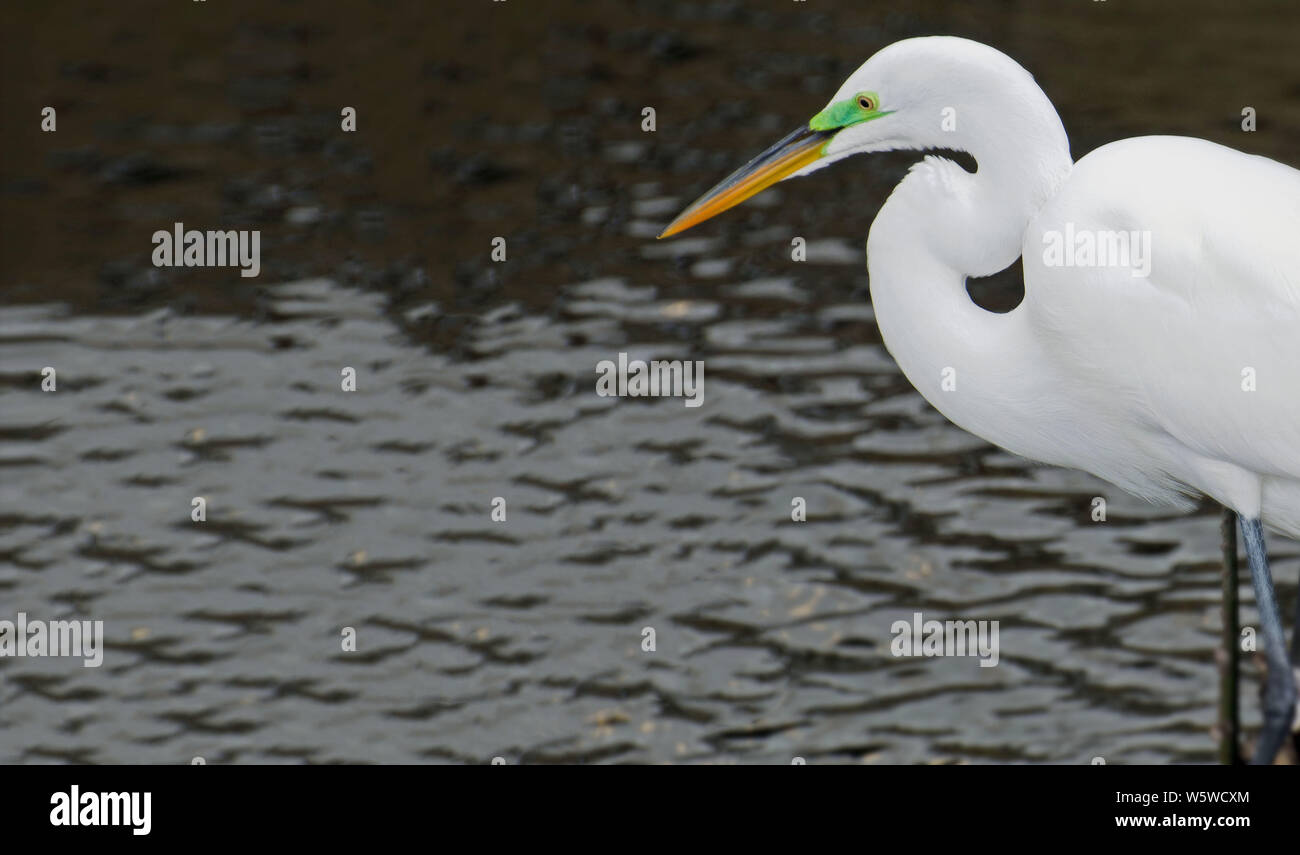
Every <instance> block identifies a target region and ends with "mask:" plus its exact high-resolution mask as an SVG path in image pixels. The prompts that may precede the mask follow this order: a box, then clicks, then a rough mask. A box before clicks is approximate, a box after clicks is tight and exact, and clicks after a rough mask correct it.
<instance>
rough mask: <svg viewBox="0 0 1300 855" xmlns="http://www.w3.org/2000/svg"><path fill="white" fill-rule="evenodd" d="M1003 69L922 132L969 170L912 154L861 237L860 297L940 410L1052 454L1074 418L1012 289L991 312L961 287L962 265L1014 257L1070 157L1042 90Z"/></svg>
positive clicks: (1004, 442)
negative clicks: (944, 124)
mask: <svg viewBox="0 0 1300 855" xmlns="http://www.w3.org/2000/svg"><path fill="white" fill-rule="evenodd" d="M1012 82H1014V83H1016V84H1018V85H1016V86H1004V87H1001V88H998V89H994V90H990V91H988V92H986V93H984V95H983V98H984V103H982V104H981V105H980V107H979V110H978V112H977V113H976V115H974V116H972V118H971V119H969V120H967V121H960V120H959V123H958V128H959V130H954V131H951V132H947V133H943V132H940V133H937V134H935V135H934V136H933V137H932V139H931V141H932V143H933V144H934V146H935V147H938V146H940V145H942V146H943V147H945V148H949V149H954V150H958V151H964V152H967V153H968V154H970V155H971V156H972V157H973V158H974V159H975V162H976V165H977V170H976V171H975V172H974V173H970V172H967V171H966V170H965V169H963V168H962V167H961V166H959V165H958V164H956V163H954V162H953V161H951V160H948V159H946V158H942V157H934V156H930V157H926V158H925V159H924V160H923V161H922V162H920V163H918V164H916V165H915V166H913V167H912V169H911V171H910V172H909V173H908V175H907V177H906V178H904V180H903V181H902V183H900V184H899V186H898V187H897V188H895V190H894V192H893V193H892V194H891V195H890V197H889V199H888V201H887V202H886V203H885V205H884V206H883V207H882V208H881V210H880V213H879V215H878V216H877V217H876V220H875V222H874V224H873V225H872V227H871V233H870V235H869V237H868V239H867V268H868V272H869V275H870V280H871V283H870V284H871V301H872V305H873V306H874V308H875V312H876V319H877V323H878V324H879V326H880V333H881V337H882V338H883V340H884V342H885V346H886V347H887V348H888V349H889V352H890V353H891V354H892V355H893V356H894V358H895V360H897V362H898V364H899V367H900V368H901V369H902V371H903V373H904V374H905V375H906V376H907V379H908V380H909V381H910V382H911V383H912V385H913V386H915V387H916V389H917V390H918V391H919V392H921V394H922V395H923V396H924V397H925V399H926V400H928V401H929V402H930V403H931V404H933V405H934V407H935V408H936V409H937V410H939V411H940V412H941V413H943V415H944V416H946V417H947V418H948V419H950V420H951V421H952V422H954V423H955V424H957V425H959V426H960V427H962V428H964V429H966V430H967V431H969V432H971V433H973V434H975V435H977V436H979V437H982V438H984V439H986V440H988V441H990V442H993V443H995V444H997V445H1000V446H1002V447H1004V448H1006V449H1008V450H1010V451H1013V452H1015V453H1017V454H1021V455H1023V456H1026V457H1031V458H1033V459H1036V460H1041V461H1045V462H1054V463H1055V462H1064V461H1062V460H1060V459H1058V458H1059V457H1060V455H1059V454H1058V453H1057V452H1058V450H1059V449H1060V447H1061V445H1060V441H1059V432H1060V431H1061V430H1066V431H1073V430H1075V429H1076V428H1075V425H1076V424H1077V422H1073V421H1072V419H1071V414H1070V412H1069V409H1070V406H1069V403H1068V398H1066V397H1064V396H1062V395H1061V394H1060V390H1061V381H1060V380H1059V378H1057V377H1055V376H1053V375H1052V373H1051V372H1050V371H1047V370H1046V368H1047V366H1048V365H1050V364H1051V363H1052V360H1051V359H1050V358H1047V354H1045V353H1043V351H1042V348H1043V343H1042V342H1041V341H1040V340H1039V338H1038V337H1037V336H1036V335H1035V333H1034V329H1033V327H1032V325H1031V323H1030V321H1029V318H1028V312H1027V307H1026V305H1025V302H1023V301H1022V303H1021V304H1020V305H1019V306H1017V307H1016V308H1015V309H1012V310H1011V311H1010V312H1007V313H1005V314H997V313H994V312H989V311H986V310H984V309H982V308H980V307H979V306H977V305H976V304H975V303H974V302H972V301H971V299H970V296H969V294H968V293H967V291H966V279H967V277H971V276H976V277H979V276H989V275H992V274H994V273H997V272H998V271H1000V270H1003V269H1005V268H1006V267H1007V266H1009V265H1010V264H1012V263H1013V262H1014V261H1015V260H1016V259H1017V258H1019V257H1020V254H1021V252H1022V249H1023V248H1024V247H1025V245H1026V234H1025V232H1026V229H1027V228H1028V226H1029V225H1030V223H1031V221H1032V220H1033V218H1034V216H1035V214H1036V213H1037V212H1038V210H1039V209H1040V208H1041V207H1042V206H1043V204H1044V203H1045V202H1046V201H1047V200H1048V199H1050V198H1051V197H1052V196H1053V195H1054V194H1055V193H1056V191H1057V189H1058V188H1059V187H1060V186H1061V184H1062V182H1064V181H1065V179H1066V178H1067V177H1068V175H1069V173H1070V168H1071V165H1072V161H1071V159H1070V149H1069V142H1068V139H1067V138H1066V135H1065V129H1064V128H1063V127H1062V126H1061V120H1060V118H1059V117H1058V116H1057V114H1056V110H1055V109H1054V108H1053V107H1052V105H1051V102H1050V101H1049V100H1048V99H1047V96H1046V95H1044V94H1043V92H1042V90H1040V89H1039V88H1038V86H1037V85H1036V84H1035V83H1034V82H1033V79H1032V78H1031V77H1029V75H1028V74H1024V75H1023V79H1014V78H1013V81H1012ZM1003 101H1006V102H1007V103H1006V104H1005V105H1001V104H1000V102H1003ZM966 112H967V113H975V112H976V111H966ZM962 115H965V114H964V113H960V114H959V116H962ZM993 117H996V121H993V120H992V119H993ZM1036 240H1037V239H1036V238H1032V237H1031V239H1030V241H1029V242H1028V243H1029V247H1030V249H1032V247H1033V245H1034V242H1035V241H1036ZM1029 369H1033V370H1029ZM1018 411H1019V412H1018ZM1016 415H1019V416H1023V417H1022V418H1016V417H1014V416H1016ZM1053 416H1055V417H1053Z"/></svg>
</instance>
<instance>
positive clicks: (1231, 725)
mask: <svg viewBox="0 0 1300 855" xmlns="http://www.w3.org/2000/svg"><path fill="white" fill-rule="evenodd" d="M1220 529H1221V530H1222V533H1223V580H1222V581H1223V629H1222V636H1221V638H1220V640H1221V642H1222V644H1223V647H1222V649H1221V650H1220V651H1219V656H1218V659H1219V762H1220V763H1222V764H1223V765H1225V766H1235V765H1236V764H1237V763H1238V762H1240V754H1239V751H1240V749H1239V748H1238V747H1237V746H1238V744H1239V734H1240V733H1241V717H1240V714H1239V711H1240V705H1239V704H1238V692H1237V686H1238V685H1239V678H1238V675H1239V674H1240V672H1241V667H1240V662H1241V653H1240V651H1241V618H1240V612H1239V610H1238V587H1239V585H1238V581H1237V578H1238V577H1237V566H1238V565H1237V512H1236V511H1234V510H1232V509H1230V508H1224V509H1223V522H1222V525H1221V526H1220Z"/></svg>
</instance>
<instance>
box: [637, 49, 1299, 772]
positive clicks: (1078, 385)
mask: <svg viewBox="0 0 1300 855" xmlns="http://www.w3.org/2000/svg"><path fill="white" fill-rule="evenodd" d="M898 149H909V150H926V149H949V150H957V151H964V152H966V153H968V154H970V155H971V156H972V157H973V158H974V160H975V161H976V164H977V169H976V171H975V172H973V173H971V172H967V171H966V170H965V169H963V168H962V167H961V166H959V165H958V164H957V163H955V162H953V161H952V160H949V159H946V158H943V157H937V156H933V155H931V156H927V157H925V158H924V160H922V161H921V162H920V163H918V164H916V165H915V166H913V167H912V169H911V170H910V171H909V173H908V174H907V176H906V177H905V178H904V179H903V180H902V182H901V183H900V184H899V185H898V187H897V188H896V189H895V190H894V191H893V193H892V194H891V195H890V197H889V199H888V201H887V202H886V203H885V205H884V206H883V207H882V208H881V209H880V212H879V214H878V215H877V216H876V219H875V222H874V223H873V224H872V226H871V231H870V234H869V236H868V238H867V259H868V263H867V268H868V272H869V276H870V284H871V300H872V303H873V305H874V308H875V314H876V319H877V322H878V323H879V325H880V332H881V336H882V338H883V340H884V343H885V346H886V347H887V348H888V349H889V352H890V353H891V354H892V355H893V356H894V358H895V359H896V360H897V362H898V364H899V367H900V368H901V369H902V371H903V373H904V374H905V375H906V376H907V379H908V380H909V381H910V382H911V383H912V385H913V386H915V387H916V389H917V390H918V391H919V392H920V393H921V394H922V395H923V396H924V397H925V399H926V400H927V401H929V402H930V403H931V404H932V405H933V406H934V407H935V408H936V409H938V410H939V411H940V412H941V413H943V414H944V415H945V416H946V417H947V418H949V419H950V420H951V421H953V422H954V423H955V424H957V425H959V426H960V427H962V428H964V429H965V430H968V431H970V432H971V433H973V434H976V435H977V436H980V437H982V438H983V439H985V440H987V441H989V442H991V443H993V444H995V445H998V446H1001V447H1002V448H1005V449H1007V450H1009V451H1012V452H1014V453H1016V454H1020V455H1023V456H1025V457H1028V458H1031V459H1034V460H1038V461H1043V462H1046V463H1051V464H1056V465H1060V466H1066V467H1071V468H1075V469H1082V470H1084V471H1087V472H1091V473H1092V474H1094V475H1097V476H1099V477H1101V478H1104V479H1105V480H1107V481H1110V482H1111V483H1113V484H1116V485H1117V486H1119V487H1122V488H1123V489H1125V490H1127V491H1129V492H1130V493H1133V494H1135V495H1138V496H1141V497H1143V498H1145V499H1148V500H1151V501H1156V502H1164V503H1169V504H1173V505H1179V506H1183V507H1189V506H1190V505H1191V504H1192V501H1191V497H1193V496H1196V495H1198V494H1204V495H1206V496H1210V497H1211V498H1213V499H1215V500H1217V501H1218V502H1220V503H1222V504H1223V505H1225V506H1226V507H1229V508H1231V509H1233V510H1235V511H1236V512H1237V513H1238V514H1239V515H1240V518H1241V528H1242V534H1243V540H1244V542H1245V544H1246V549H1247V554H1248V557H1249V560H1250V569H1251V577H1252V581H1253V583H1254V587H1255V594H1256V600H1257V603H1258V607H1259V611H1260V621H1261V628H1262V632H1263V636H1264V644H1265V653H1266V655H1267V657H1268V665H1269V676H1268V683H1267V686H1266V691H1265V703H1264V728H1263V732H1262V734H1261V736H1260V740H1259V743H1258V746H1257V749H1256V753H1255V757H1254V759H1255V762H1271V760H1272V758H1273V757H1274V756H1275V754H1276V753H1277V751H1278V749H1279V747H1280V746H1281V744H1282V741H1283V740H1284V739H1285V738H1286V736H1287V734H1288V732H1289V729H1290V726H1291V722H1292V717H1293V715H1294V708H1295V702H1296V688H1295V679H1294V675H1293V673H1292V671H1291V667H1290V665H1289V663H1288V662H1287V657H1286V653H1285V639H1284V635H1283V630H1282V625H1281V620H1280V617H1279V614H1278V606H1277V601H1276V597H1275V595H1274V591H1273V582H1272V576H1271V574H1270V572H1269V568H1268V560H1267V554H1266V552H1265V548H1264V533H1263V528H1264V527H1265V526H1267V527H1269V528H1271V529H1273V530H1275V531H1278V532H1281V533H1284V534H1286V535H1289V536H1291V537H1295V538H1300V171H1297V170H1295V169H1292V168H1291V167H1288V166H1285V165H1283V164H1280V163H1277V162H1275V161H1272V160H1269V159H1267V158H1264V157H1258V156H1252V155H1247V154H1243V153H1241V152H1238V151H1235V150H1233V149H1230V148H1225V147H1223V146H1220V145H1216V144H1214V143H1210V142H1207V141H1204V140H1197V139H1190V138H1184V137H1139V138H1135V139H1128V140H1123V141H1120V142H1115V143H1111V144H1109V145H1106V146H1103V147H1101V148H1099V149H1097V150H1096V151H1093V152H1092V153H1090V154H1089V155H1087V156H1086V157H1084V158H1082V159H1081V160H1080V161H1079V162H1078V163H1075V162H1074V161H1073V159H1072V158H1071V156H1070V147H1069V140H1068V139H1067V137H1066V134H1065V129H1064V128H1063V126H1062V124H1061V120H1060V118H1059V117H1058V116H1057V114H1056V110H1055V109H1054V108H1053V107H1052V104H1051V102H1050V101H1049V100H1048V98H1047V96H1046V95H1045V94H1044V93H1043V91H1042V90H1041V89H1040V88H1039V87H1038V85H1037V84H1036V83H1035V82H1034V79H1033V77H1032V76H1031V75H1030V74H1029V73H1028V72H1026V71H1025V70H1024V69H1023V68H1021V67H1020V65H1018V64H1017V63H1016V62H1015V61H1014V60H1012V59H1011V58H1009V57H1007V56H1006V55H1004V54H1002V53H1000V52H999V51H996V50H994V49H993V48H990V47H988V46H986V45H982V44H979V43H977V42H972V41H968V40H966V39H959V38H951V37H930V38H917V39H908V40H906V41H901V42H897V43H895V44H893V45H890V46H889V47H886V48H884V49H883V50H881V51H880V52H878V53H877V54H875V55H874V56H873V57H871V59H869V60H867V62H866V63H864V64H863V65H862V67H861V68H859V69H858V70H857V71H856V72H854V73H853V74H852V75H851V76H850V77H849V79H848V80H847V81H845V83H844V85H843V86H842V87H841V88H840V90H839V91H838V92H837V93H836V94H835V96H834V97H833V98H832V99H831V101H830V103H829V104H828V105H827V107H826V108H825V109H824V110H822V112H820V113H818V114H817V115H816V116H814V117H813V118H812V120H811V121H810V122H809V123H808V124H807V125H806V126H802V127H800V128H798V129H796V130H795V131H794V132H793V133H791V134H790V135H789V136H787V137H786V138H785V139H783V140H781V141H780V142H778V143H777V144H776V145H774V146H772V147H771V148H769V149H768V150H767V151H765V152H763V153H762V154H760V155H759V156H758V157H756V158H755V159H754V160H752V161H751V162H750V163H748V164H746V165H745V166H744V167H742V168H741V169H740V170H738V171H737V172H736V173H734V174H733V175H731V176H730V177H728V178H727V179H725V180H724V181H723V182H722V183H720V184H719V185H718V186H717V187H715V188H714V189H712V190H710V191H709V192H708V193H706V194H705V195H704V196H702V197H701V198H700V199H699V200H697V201H696V202H695V203H693V204H692V205H691V206H690V207H688V208H687V209H686V210H685V211H683V212H682V214H681V215H680V216H678V217H677V219H676V220H674V221H673V222H672V223H671V224H670V225H669V226H668V228H667V229H665V231H664V233H663V234H662V235H661V236H660V237H668V236H670V235H673V234H676V233H677V232H680V231H682V230H684V229H686V228H689V227H691V226H693V225H695V224H697V223H699V222H701V221H703V220H705V219H708V218H709V217H712V216H714V215H715V214H717V213H720V212H721V211H723V210H726V209H727V208H730V207H732V206H733V205H736V204H738V203H740V202H742V201H744V200H745V199H747V198H749V197H750V196H752V195H754V194H755V193H757V192H759V191H761V190H763V189H764V188H766V187H768V186H770V185H771V184H774V183H776V182H777V181H780V180H783V179H785V178H787V177H792V176H797V175H806V174H808V173H810V172H813V171H815V170H817V169H821V168H823V167H825V166H828V165H829V164H831V163H834V162H836V161H838V160H843V159H844V158H847V157H849V156H851V155H855V154H863V153H869V152H881V151H891V150H898ZM1121 236H1122V237H1121ZM1017 258H1022V259H1023V269H1024V280H1025V296H1024V299H1023V300H1022V301H1021V303H1020V305H1019V306H1017V307H1016V308H1015V309H1013V310H1012V311H1010V312H1007V313H1005V314H995V313H992V312H988V311H985V310H984V309H981V308H980V307H979V306H977V305H975V304H974V303H973V302H972V301H971V299H970V297H969V295H968V294H967V291H966V279H967V277H971V276H975V277H980V276H989V275H991V274H994V273H997V272H998V271H1000V270H1003V269H1005V268H1006V267H1008V266H1009V265H1010V264H1012V263H1013V262H1014V261H1015V260H1016V259H1017ZM945 378H948V379H949V382H948V383H945ZM952 381H955V382H952Z"/></svg>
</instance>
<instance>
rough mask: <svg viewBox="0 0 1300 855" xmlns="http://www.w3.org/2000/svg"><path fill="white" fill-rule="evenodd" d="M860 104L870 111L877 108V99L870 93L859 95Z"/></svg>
mask: <svg viewBox="0 0 1300 855" xmlns="http://www.w3.org/2000/svg"><path fill="white" fill-rule="evenodd" d="M858 106H859V107H861V108H862V109H863V110H866V111H867V112H868V113H870V112H871V111H872V110H874V109H876V99H875V98H874V97H872V96H870V95H859V96H858Z"/></svg>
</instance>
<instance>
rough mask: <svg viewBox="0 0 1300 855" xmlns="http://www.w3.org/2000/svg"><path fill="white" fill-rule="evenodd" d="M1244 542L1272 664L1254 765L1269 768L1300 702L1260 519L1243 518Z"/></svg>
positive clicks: (1265, 689)
mask: <svg viewBox="0 0 1300 855" xmlns="http://www.w3.org/2000/svg"><path fill="white" fill-rule="evenodd" d="M1241 539H1242V540H1243V541H1245V544H1246V557H1247V558H1248V559H1249V560H1250V578H1251V581H1252V582H1254V584H1255V605H1256V607H1257V608H1258V609H1259V625H1260V629H1261V630H1262V631H1263V635H1264V655H1265V657H1266V658H1267V660H1268V681H1267V682H1266V683H1265V684H1264V727H1263V729H1262V730H1261V731H1260V734H1259V742H1258V743H1256V745H1255V757H1254V759H1253V760H1252V761H1251V762H1252V763H1255V764H1256V765H1268V764H1270V763H1272V762H1273V758H1274V757H1276V756H1277V752H1278V750H1279V749H1280V748H1281V747H1282V743H1283V741H1284V740H1285V739H1286V738H1287V737H1288V736H1289V735H1290V733H1291V719H1292V716H1293V715H1294V712H1295V702H1296V689H1295V675H1294V674H1293V673H1291V663H1290V662H1289V661H1288V660H1287V648H1286V635H1285V634H1284V633H1283V632H1282V616H1281V614H1279V612H1278V607H1277V595H1276V594H1275V593H1274V592H1273V575H1272V574H1271V573H1270V572H1269V569H1268V553H1267V552H1266V551H1265V550H1264V526H1263V524H1262V523H1261V522H1260V521H1259V520H1258V519H1246V518H1245V517H1242V518H1241Z"/></svg>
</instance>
